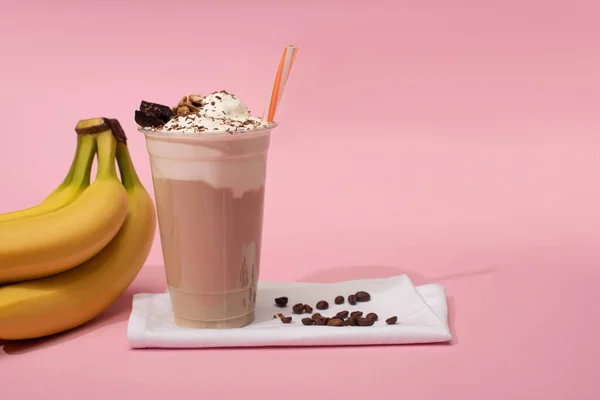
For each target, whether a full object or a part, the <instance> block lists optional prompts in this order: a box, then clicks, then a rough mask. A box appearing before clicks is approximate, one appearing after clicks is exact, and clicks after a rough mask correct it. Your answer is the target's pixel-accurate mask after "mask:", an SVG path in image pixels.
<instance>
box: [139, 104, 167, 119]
mask: <svg viewBox="0 0 600 400" xmlns="http://www.w3.org/2000/svg"><path fill="white" fill-rule="evenodd" d="M140 111H141V112H143V113H145V114H148V115H153V116H155V117H156V118H158V119H159V120H161V121H163V122H169V119H171V117H173V116H175V113H174V112H173V110H172V109H171V107H169V106H164V105H162V104H157V103H150V102H149V101H144V100H142V103H141V104H140Z"/></svg>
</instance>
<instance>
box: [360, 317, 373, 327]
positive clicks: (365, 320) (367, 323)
mask: <svg viewBox="0 0 600 400" xmlns="http://www.w3.org/2000/svg"><path fill="white" fill-rule="evenodd" d="M374 323H375V320H374V319H369V318H363V317H360V318H359V319H358V325H360V326H371V325H373V324H374Z"/></svg>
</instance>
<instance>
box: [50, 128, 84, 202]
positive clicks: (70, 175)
mask: <svg viewBox="0 0 600 400" xmlns="http://www.w3.org/2000/svg"><path fill="white" fill-rule="evenodd" d="M82 140H83V137H82V135H77V147H76V148H75V155H74V156H73V161H72V162H71V168H69V172H67V176H65V179H64V180H63V181H62V183H61V184H60V185H59V186H58V187H57V188H56V189H55V190H54V191H53V192H52V193H50V194H51V195H52V194H54V193H55V192H58V191H60V190H62V189H64V188H65V187H67V186H69V184H70V183H71V180H72V179H73V175H74V174H75V168H76V167H77V160H78V159H79V153H80V151H81V142H82Z"/></svg>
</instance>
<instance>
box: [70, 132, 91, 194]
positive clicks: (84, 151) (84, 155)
mask: <svg viewBox="0 0 600 400" xmlns="http://www.w3.org/2000/svg"><path fill="white" fill-rule="evenodd" d="M79 136H82V138H81V144H80V147H81V150H80V152H79V154H78V156H77V162H76V164H77V166H76V167H75V173H74V174H73V179H72V181H71V182H72V183H73V184H76V185H89V183H90V175H91V173H92V164H93V162H94V155H95V154H96V137H95V135H79Z"/></svg>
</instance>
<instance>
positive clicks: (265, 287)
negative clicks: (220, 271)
mask: <svg viewBox="0 0 600 400" xmlns="http://www.w3.org/2000/svg"><path fill="white" fill-rule="evenodd" d="M361 290H363V291H366V292H369V293H370V294H371V300H370V301H368V302H362V303H357V304H356V305H354V306H352V305H350V304H348V302H347V301H346V302H345V303H344V304H340V305H337V304H335V303H334V302H333V299H334V298H335V297H336V296H338V295H342V296H344V297H345V298H346V299H347V296H348V295H349V294H352V293H356V292H357V291H361ZM257 292H258V293H257V298H256V319H255V321H254V322H253V323H252V324H250V325H247V326H245V327H243V328H238V329H192V328H180V327H178V326H177V325H175V323H174V322H173V313H172V312H171V303H170V297H169V294H168V293H156V294H146V293H140V294H136V295H134V298H133V309H132V313H131V316H130V318H129V325H128V329H127V339H128V341H129V345H130V346H131V347H132V348H145V347H152V348H158V347H168V348H199V347H242V346H324V345H336V346H339V345H374V344H402V343H428V342H446V341H449V340H450V339H451V338H452V335H451V333H450V330H449V328H448V306H447V302H446V292H445V290H444V288H443V287H442V286H439V285H434V284H429V285H423V286H417V287H415V286H414V285H413V283H412V282H411V280H410V279H409V277H408V276H406V275H399V276H394V277H391V278H381V279H359V280H351V281H343V282H335V283H307V282H268V281H260V282H259V283H258V291H257ZM281 296H286V297H288V298H289V302H288V305H287V307H285V308H279V307H277V306H276V305H275V303H274V299H275V298H276V297H281ZM320 300H326V301H327V302H328V303H329V309H327V310H324V311H320V310H317V309H316V308H315V309H314V311H313V312H320V313H321V314H322V315H323V316H326V317H333V316H334V315H335V314H336V313H337V312H339V311H343V310H348V311H350V312H352V311H362V312H363V313H364V314H365V315H366V314H367V313H369V312H374V313H376V314H377V315H378V316H379V320H378V321H376V322H375V324H374V325H372V326H344V327H333V326H315V325H310V326H305V325H303V324H302V322H300V320H301V319H302V318H304V317H309V316H310V314H300V315H297V314H293V313H292V306H293V305H294V304H296V303H306V304H310V305H312V306H313V308H314V306H315V304H316V303H317V302H318V301H320ZM278 312H282V313H284V314H285V315H290V316H292V317H293V321H292V322H291V323H289V324H283V323H282V322H281V321H280V320H279V318H274V317H273V315H274V314H275V313H278ZM392 316H397V317H398V322H397V324H395V325H387V324H386V323H385V320H386V319H387V318H389V317H392Z"/></svg>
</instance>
